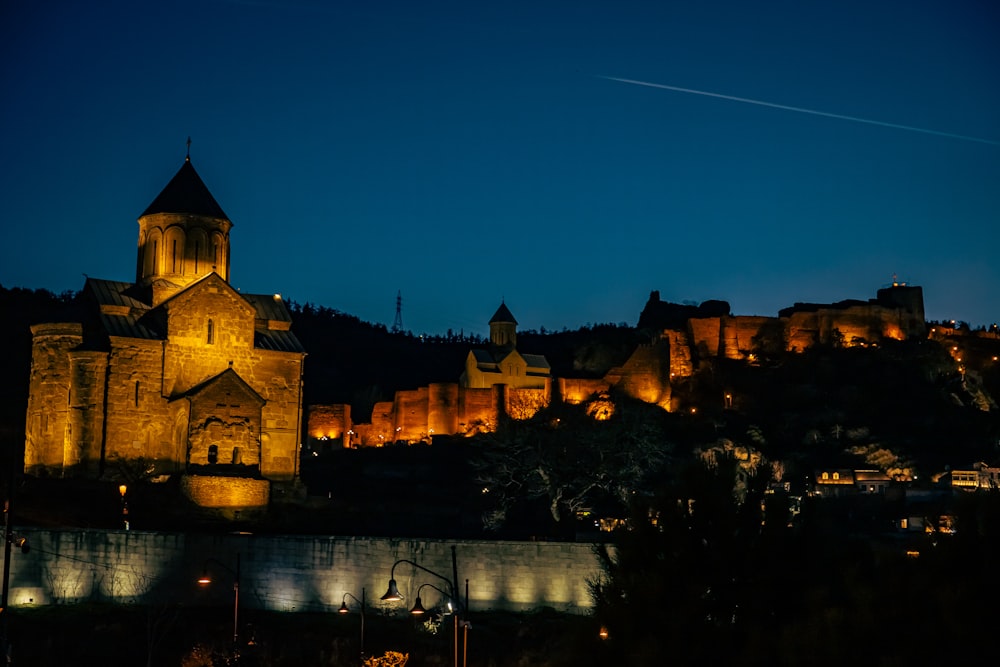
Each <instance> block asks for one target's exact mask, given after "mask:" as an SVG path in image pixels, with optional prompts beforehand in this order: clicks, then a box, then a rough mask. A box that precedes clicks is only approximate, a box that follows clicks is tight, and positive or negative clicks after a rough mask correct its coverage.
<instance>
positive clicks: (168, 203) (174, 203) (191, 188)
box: [139, 158, 229, 220]
mask: <svg viewBox="0 0 1000 667" xmlns="http://www.w3.org/2000/svg"><path fill="white" fill-rule="evenodd" d="M154 213H189V214H192V215H199V216H206V217H210V218H222V219H224V220H229V216H227V215H226V213H225V212H224V211H223V210H222V207H221V206H219V202H217V201H215V197H213V196H212V193H211V192H209V191H208V187H206V186H205V183H204V181H202V180H201V176H199V175H198V172H196V171H195V170H194V167H193V166H192V165H191V158H187V159H185V160H184V164H182V165H181V168H180V170H178V172H177V173H176V174H175V175H174V177H173V178H172V179H170V182H169V183H167V187H165V188H163V191H162V192H160V194H159V195H157V197H156V199H154V200H153V203H152V204H150V205H149V207H147V208H146V210H145V211H143V212H142V215H143V216H146V215H152V214H154ZM139 217H142V216H139Z"/></svg>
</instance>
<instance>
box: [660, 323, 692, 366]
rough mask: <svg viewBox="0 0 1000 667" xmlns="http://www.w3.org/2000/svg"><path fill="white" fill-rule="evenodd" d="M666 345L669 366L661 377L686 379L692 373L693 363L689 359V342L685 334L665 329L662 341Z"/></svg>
mask: <svg viewBox="0 0 1000 667" xmlns="http://www.w3.org/2000/svg"><path fill="white" fill-rule="evenodd" d="M661 340H663V341H666V343H667V353H668V354H669V359H670V361H669V364H668V366H667V368H666V369H664V372H663V377H665V378H671V377H688V376H690V375H691V374H692V373H694V362H693V361H692V359H691V341H690V339H689V338H688V335H687V333H686V332H683V331H674V330H672V329H667V330H665V331H664V332H663V336H662V339H661Z"/></svg>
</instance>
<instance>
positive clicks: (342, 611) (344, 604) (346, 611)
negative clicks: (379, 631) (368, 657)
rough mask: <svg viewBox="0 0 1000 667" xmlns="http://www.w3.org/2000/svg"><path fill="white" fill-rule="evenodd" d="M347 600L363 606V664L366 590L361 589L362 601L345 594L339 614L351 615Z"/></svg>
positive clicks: (362, 656) (363, 659)
mask: <svg viewBox="0 0 1000 667" xmlns="http://www.w3.org/2000/svg"><path fill="white" fill-rule="evenodd" d="M347 598H351V599H352V600H354V601H355V602H357V603H358V604H359V605H361V662H362V663H363V662H364V661H365V589H363V588H362V589H361V599H360V600H359V599H357V598H356V597H354V596H353V595H351V594H350V593H344V597H343V598H342V599H341V601H340V609H338V610H337V613H338V614H349V613H350V612H351V610H350V609H348V608H347Z"/></svg>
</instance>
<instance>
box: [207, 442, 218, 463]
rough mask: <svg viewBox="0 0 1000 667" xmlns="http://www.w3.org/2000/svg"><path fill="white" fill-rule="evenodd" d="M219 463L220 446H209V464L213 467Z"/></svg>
mask: <svg viewBox="0 0 1000 667" xmlns="http://www.w3.org/2000/svg"><path fill="white" fill-rule="evenodd" d="M218 461H219V446H218V445H209V446H208V462H209V464H211V465H215V464H216V463H217V462H218Z"/></svg>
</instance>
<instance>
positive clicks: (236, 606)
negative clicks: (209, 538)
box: [198, 553, 240, 652]
mask: <svg viewBox="0 0 1000 667" xmlns="http://www.w3.org/2000/svg"><path fill="white" fill-rule="evenodd" d="M209 563H215V564H216V565H218V566H219V567H221V568H222V569H224V570H226V571H228V572H229V573H230V574H231V575H233V651H234V652H235V651H237V650H238V646H239V645H238V644H237V641H238V640H239V636H240V554H239V553H237V554H236V569H235V570H233V569H232V568H230V567H229V566H228V565H226V564H225V563H223V562H221V561H218V560H216V559H214V558H208V559H206V560H205V565H204V567H203V569H202V575H201V576H200V577H199V578H198V583H199V584H201V585H202V586H207V585H208V584H210V583H212V578H211V577H210V576H209V575H208V564H209Z"/></svg>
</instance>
